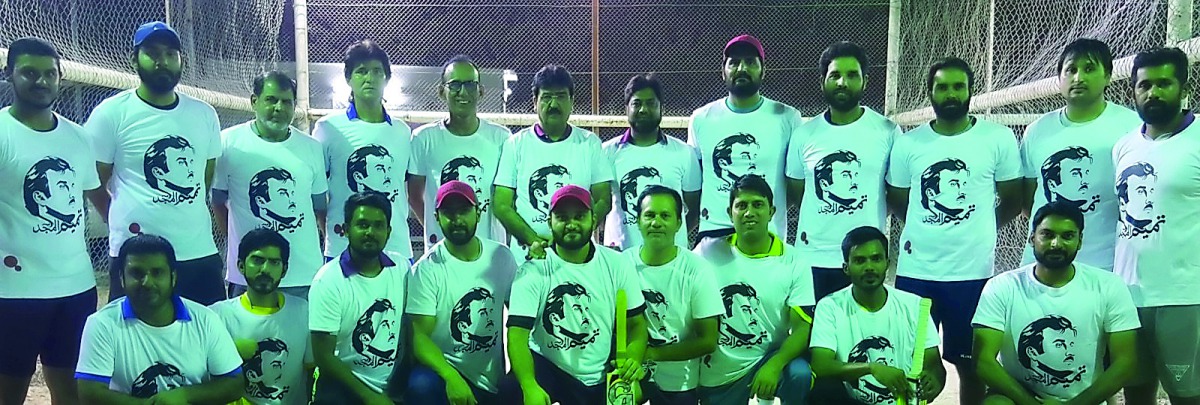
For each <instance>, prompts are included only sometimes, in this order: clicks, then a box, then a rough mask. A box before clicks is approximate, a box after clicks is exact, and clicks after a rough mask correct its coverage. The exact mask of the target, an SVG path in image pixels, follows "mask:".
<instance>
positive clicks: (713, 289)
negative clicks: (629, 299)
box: [623, 246, 725, 392]
mask: <svg viewBox="0 0 1200 405" xmlns="http://www.w3.org/2000/svg"><path fill="white" fill-rule="evenodd" d="M623 254H624V255H625V257H627V258H629V259H630V260H632V261H633V264H634V266H635V268H636V269H637V272H638V275H640V276H641V278H642V296H643V298H644V300H645V302H646V312H645V314H646V322H647V323H646V326H647V329H648V331H649V332H650V346H666V345H671V344H676V343H679V342H680V341H682V340H685V339H687V337H688V335H689V334H691V333H694V331H692V330H690V328H689V326H690V325H691V323H692V321H693V320H696V319H704V318H711V317H716V316H721V314H723V313H724V312H725V310H724V308H723V307H722V306H721V295H720V292H718V290H717V280H716V278H715V276H713V271H712V266H711V265H709V264H708V262H706V261H704V258H702V257H700V256H698V255H696V254H695V253H692V252H690V251H688V250H687V249H684V248H682V247H681V248H679V250H678V254H677V255H676V256H675V259H673V260H671V261H670V262H668V263H667V264H664V265H661V266H650V265H647V264H646V263H645V262H643V261H642V256H641V247H640V246H635V247H633V248H631V249H628V250H626V251H625V252H624V253H623ZM646 366H647V368H648V369H649V371H648V373H647V376H646V378H647V381H652V382H654V383H657V384H658V387H659V388H661V389H662V390H663V391H669V392H679V391H688V390H691V389H693V388H696V385H697V384H699V382H700V359H699V358H695V359H691V360H684V361H661V362H650V361H647V362H646Z"/></svg>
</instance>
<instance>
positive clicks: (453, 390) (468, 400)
mask: <svg viewBox="0 0 1200 405" xmlns="http://www.w3.org/2000/svg"><path fill="white" fill-rule="evenodd" d="M446 398H447V399H449V400H450V404H451V405H475V403H476V402H475V393H473V392H471V386H470V385H469V384H467V381H466V380H463V378H462V376H460V375H457V374H456V375H454V376H452V377H450V378H449V379H447V380H446Z"/></svg>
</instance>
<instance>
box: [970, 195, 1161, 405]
mask: <svg viewBox="0 0 1200 405" xmlns="http://www.w3.org/2000/svg"><path fill="white" fill-rule="evenodd" d="M1084 218H1085V217H1084V214H1083V212H1082V211H1080V210H1079V208H1077V207H1075V206H1074V205H1072V204H1071V203H1069V202H1066V201H1052V202H1050V203H1048V204H1045V205H1043V206H1042V207H1041V208H1038V210H1037V212H1035V213H1034V215H1033V226H1034V229H1033V231H1032V232H1031V234H1030V237H1029V244H1030V245H1033V253H1034V255H1035V256H1036V257H1037V262H1036V263H1033V264H1029V265H1025V266H1022V267H1020V268H1017V269H1014V270H1011V271H1008V272H1005V273H1003V274H1000V275H998V276H996V277H994V278H992V279H991V280H990V281H988V283H987V287H986V288H984V290H983V297H982V298H980V300H979V309H978V310H977V311H976V313H975V319H974V320H973V323H974V326H975V362H976V365H977V369H978V371H979V376H980V378H982V379H983V381H984V382H985V383H987V385H988V387H990V388H991V391H990V392H989V397H988V398H987V400H986V401H984V403H986V404H1039V403H1041V404H1058V403H1069V404H1098V403H1103V402H1104V401H1105V399H1106V398H1109V397H1112V396H1113V395H1114V394H1116V393H1117V391H1119V390H1120V389H1121V387H1122V386H1123V385H1124V384H1126V383H1128V382H1129V381H1131V380H1132V379H1133V377H1134V373H1135V372H1136V371H1137V370H1136V363H1138V362H1140V361H1141V360H1140V359H1138V358H1137V357H1138V354H1137V347H1136V343H1135V342H1134V341H1135V339H1136V335H1137V331H1136V330H1137V329H1138V328H1139V326H1140V325H1141V324H1140V323H1139V322H1138V318H1137V312H1136V311H1135V309H1134V306H1133V298H1132V297H1131V296H1130V295H1129V291H1128V290H1127V289H1126V287H1125V285H1124V284H1123V283H1122V282H1121V279H1120V277H1117V276H1116V275H1115V274H1113V273H1111V272H1109V271H1107V270H1103V269H1100V268H1097V267H1093V266H1091V265H1087V264H1083V263H1081V262H1078V261H1076V260H1075V256H1076V254H1078V253H1079V250H1080V246H1082V244H1083V243H1084V242H1085V240H1084V236H1083V235H1085V233H1084V229H1085V227H1084V223H1085V219H1084ZM1177 343H1178V342H1177ZM1106 349H1107V353H1108V355H1109V361H1108V362H1107V364H1105V362H1104V361H1103V360H1104V354H1105V350H1106ZM997 355H999V356H1000V360H999V361H997V360H996V356H997Z"/></svg>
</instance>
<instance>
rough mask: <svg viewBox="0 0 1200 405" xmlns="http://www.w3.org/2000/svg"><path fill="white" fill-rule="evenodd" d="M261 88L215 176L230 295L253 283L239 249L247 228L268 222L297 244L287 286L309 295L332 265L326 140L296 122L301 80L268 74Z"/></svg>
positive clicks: (226, 138) (231, 132)
mask: <svg viewBox="0 0 1200 405" xmlns="http://www.w3.org/2000/svg"><path fill="white" fill-rule="evenodd" d="M253 90H254V93H253V94H252V95H251V96H250V105H251V106H252V107H254V120H252V121H249V122H245V123H242V124H240V125H236V126H233V127H230V128H229V129H226V130H224V131H222V132H221V149H222V152H221V157H220V158H219V159H217V172H216V179H215V180H213V190H212V207H213V212H215V213H216V214H217V215H216V218H217V229H218V232H222V231H224V232H226V233H227V235H228V239H227V241H228V242H227V244H228V246H229V248H228V253H226V266H227V267H228V269H229V271H228V274H227V275H226V280H228V281H229V284H230V294H229V295H230V296H231V297H236V296H238V295H242V293H244V292H246V285H247V280H246V279H245V278H243V277H242V273H241V272H240V271H238V265H237V258H238V256H239V255H238V254H237V253H236V252H235V250H234V248H236V247H237V246H238V243H239V241H240V240H241V238H242V236H243V235H245V234H246V233H247V232H250V231H251V230H253V229H258V228H266V229H271V230H274V231H276V232H279V234H280V235H283V237H284V238H287V240H288V244H289V245H291V246H293V247H294V248H295V249H294V250H293V252H294V253H293V254H292V255H290V257H289V258H288V273H287V274H288V275H287V277H285V278H284V279H283V280H282V281H281V282H280V287H279V288H280V291H282V292H285V293H288V294H291V295H294V296H297V297H300V298H307V297H308V286H309V285H310V284H312V279H313V275H315V274H317V269H319V268H321V265H323V264H325V263H324V261H323V260H322V257H321V252H320V249H321V240H320V239H321V237H320V235H319V234H318V230H317V228H318V226H319V224H317V212H320V214H321V216H322V217H323V216H324V214H325V205H326V198H327V196H326V191H327V190H328V185H329V183H328V182H327V180H326V178H325V165H324V164H322V162H324V157H323V156H322V154H321V144H320V143H319V142H317V141H316V140H315V139H313V138H311V137H309V136H308V134H305V133H304V132H302V131H300V130H299V129H297V128H294V127H292V125H291V124H292V116H293V115H295V99H296V81H294V80H292V78H290V77H288V76H287V74H285V73H283V72H279V71H273V72H267V73H263V74H261V75H259V76H258V77H257V78H255V79H254V83H253Z"/></svg>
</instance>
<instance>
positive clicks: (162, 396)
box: [149, 389, 188, 405]
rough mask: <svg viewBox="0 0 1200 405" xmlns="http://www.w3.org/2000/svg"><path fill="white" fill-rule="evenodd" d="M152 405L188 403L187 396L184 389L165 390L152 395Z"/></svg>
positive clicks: (183, 404)
mask: <svg viewBox="0 0 1200 405" xmlns="http://www.w3.org/2000/svg"><path fill="white" fill-rule="evenodd" d="M149 403H150V405H188V400H187V396H186V395H184V392H183V390H179V389H173V390H167V391H163V392H160V393H157V394H154V396H152V397H150V400H149Z"/></svg>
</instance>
